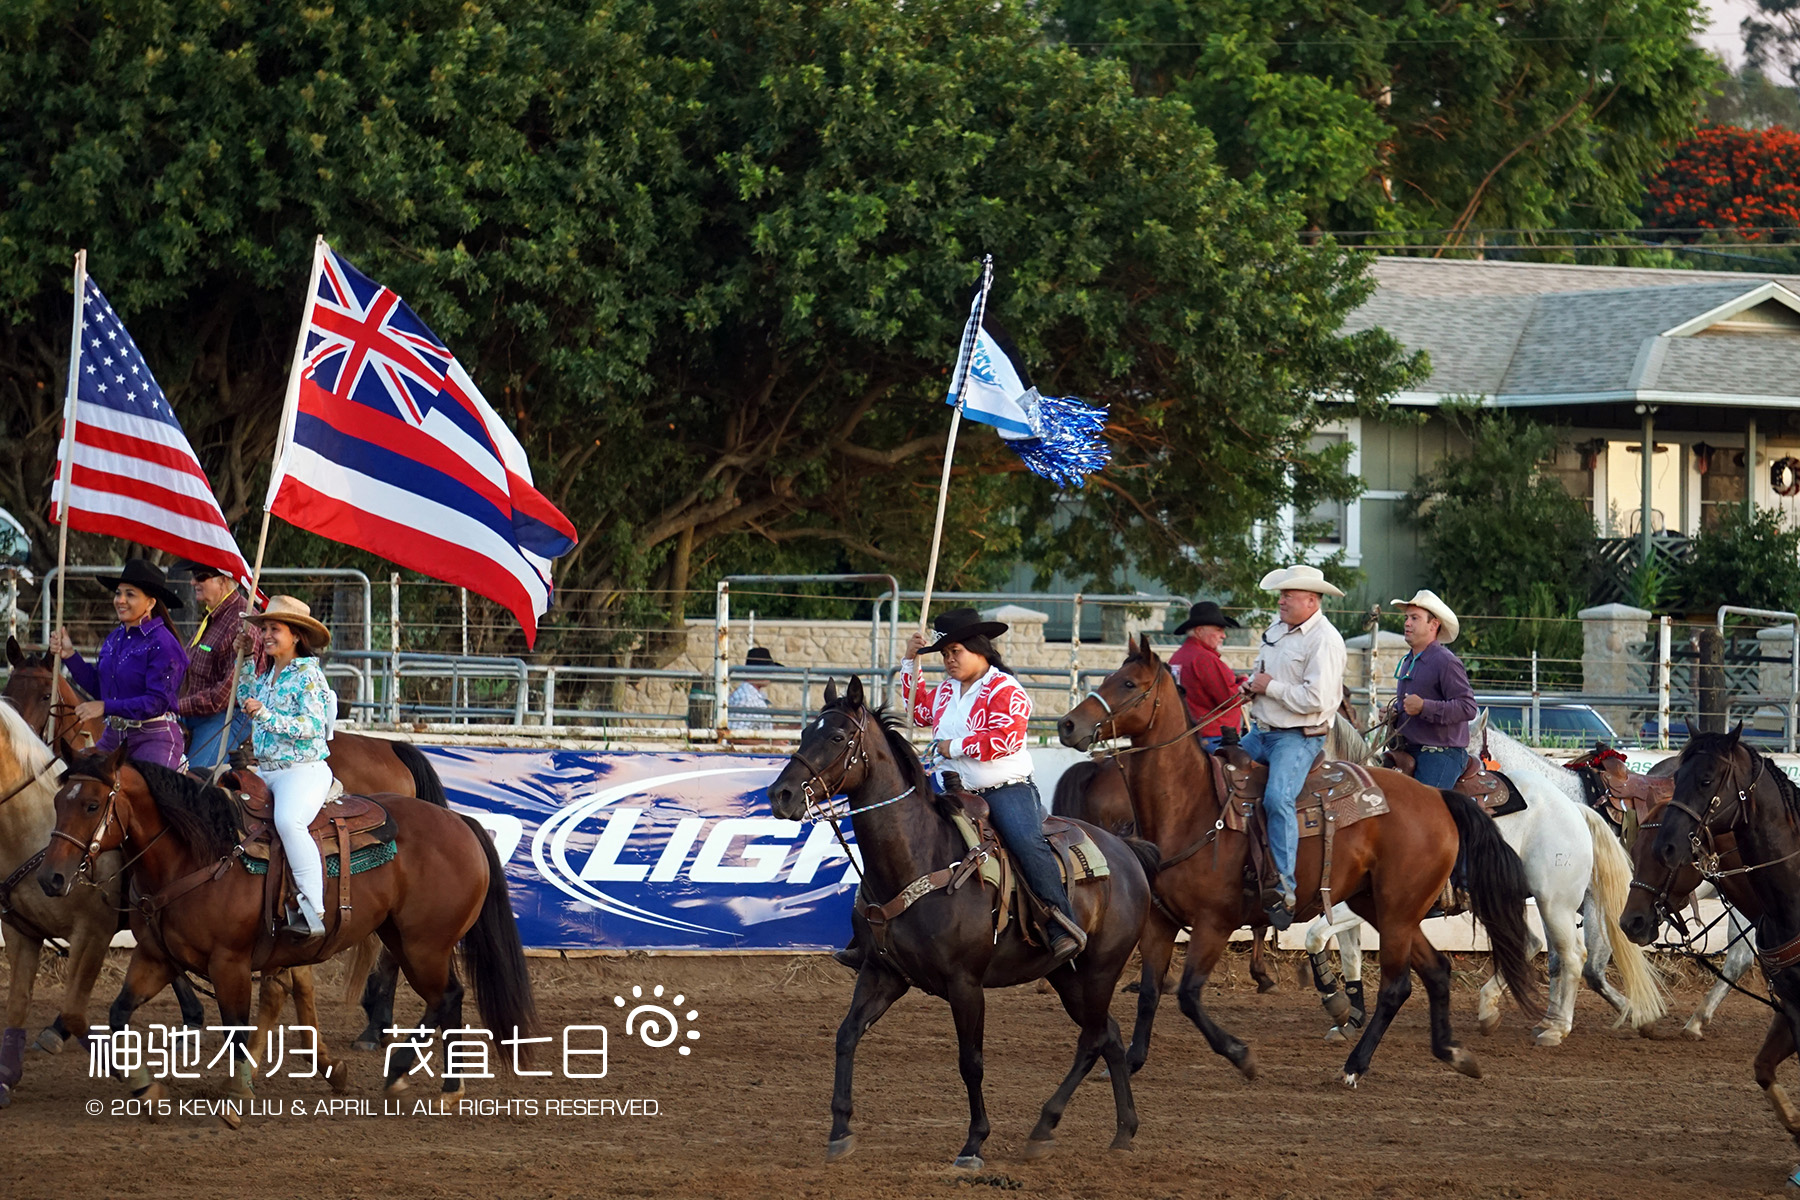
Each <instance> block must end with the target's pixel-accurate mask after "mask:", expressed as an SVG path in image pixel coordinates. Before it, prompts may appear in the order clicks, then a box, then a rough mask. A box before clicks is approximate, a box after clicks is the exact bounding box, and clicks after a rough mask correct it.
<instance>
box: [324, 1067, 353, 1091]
mask: <svg viewBox="0 0 1800 1200" xmlns="http://www.w3.org/2000/svg"><path fill="white" fill-rule="evenodd" d="M325 1070H326V1076H325V1078H326V1079H327V1080H328V1081H329V1082H330V1083H331V1094H332V1095H334V1096H343V1095H347V1094H348V1093H349V1091H350V1072H348V1071H346V1070H344V1064H343V1063H341V1062H338V1063H332V1064H331V1065H330V1066H329V1067H327V1068H326V1069H325Z"/></svg>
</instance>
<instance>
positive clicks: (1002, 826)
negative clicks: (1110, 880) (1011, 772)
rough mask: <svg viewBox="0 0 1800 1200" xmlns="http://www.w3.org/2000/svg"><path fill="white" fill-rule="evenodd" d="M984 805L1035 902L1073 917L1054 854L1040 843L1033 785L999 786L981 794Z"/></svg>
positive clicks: (1041, 836)
mask: <svg viewBox="0 0 1800 1200" xmlns="http://www.w3.org/2000/svg"><path fill="white" fill-rule="evenodd" d="M981 798H982V799H983V800H986V801H987V804H988V820H990V821H992V822H993V825H994V832H995V833H998V834H999V835H1000V840H1001V841H1002V842H1004V843H1005V844H1006V850H1007V853H1009V854H1011V855H1012V856H1013V862H1015V863H1017V864H1018V867H1019V873H1020V874H1021V875H1023V876H1025V883H1026V884H1027V886H1029V887H1030V888H1031V890H1032V892H1033V893H1034V894H1035V895H1036V896H1037V898H1038V899H1039V900H1042V901H1043V902H1044V903H1045V904H1047V905H1049V906H1050V907H1051V908H1055V909H1059V910H1061V911H1062V912H1064V913H1067V914H1068V915H1069V916H1071V917H1073V916H1074V915H1075V912H1074V910H1073V909H1071V908H1070V907H1069V893H1068V891H1067V889H1065V888H1064V887H1063V882H1062V870H1061V868H1059V867H1058V866H1057V865H1056V851H1054V850H1052V849H1050V843H1049V842H1048V841H1046V840H1045V839H1044V808H1043V804H1042V802H1041V801H1039V799H1038V790H1037V784H1035V783H1033V782H1031V781H1030V780H1026V781H1025V782H1023V783H1006V784H1001V785H1000V786H999V787H997V788H995V789H994V790H993V791H991V792H982V793H981Z"/></svg>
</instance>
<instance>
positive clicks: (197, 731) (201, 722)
mask: <svg viewBox="0 0 1800 1200" xmlns="http://www.w3.org/2000/svg"><path fill="white" fill-rule="evenodd" d="M181 724H182V726H183V727H184V728H186V730H187V731H188V765H189V766H190V767H192V768H193V769H194V770H196V771H210V770H212V769H213V768H214V767H216V766H218V765H219V764H220V763H221V762H223V761H224V760H225V756H226V755H228V754H230V753H231V751H232V750H233V749H234V748H236V747H237V745H238V744H239V743H240V742H242V741H243V740H244V739H245V738H247V737H249V736H250V718H249V716H248V715H246V714H245V712H244V710H243V709H241V708H240V709H238V710H237V711H236V713H235V714H234V715H233V716H232V718H231V736H230V737H221V736H220V735H221V734H222V733H223V732H224V730H225V714H224V712H223V711H220V712H216V713H211V714H209V715H207V716H204V717H183V718H182V719H181Z"/></svg>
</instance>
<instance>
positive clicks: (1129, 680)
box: [1056, 635, 1174, 750]
mask: <svg viewBox="0 0 1800 1200" xmlns="http://www.w3.org/2000/svg"><path fill="white" fill-rule="evenodd" d="M1165 676H1167V677H1168V679H1169V688H1170V692H1171V693H1173V691H1174V677H1173V676H1169V673H1168V671H1166V670H1165V669H1164V667H1163V661H1162V659H1160V658H1158V657H1157V656H1156V650H1155V648H1154V647H1153V646H1151V645H1150V638H1149V636H1148V635H1139V637H1138V640H1137V641H1136V642H1135V643H1133V644H1132V646H1131V650H1130V652H1129V653H1128V654H1126V656H1125V661H1124V663H1122V664H1121V665H1120V667H1119V669H1118V670H1116V671H1114V672H1113V673H1112V674H1111V675H1108V676H1107V677H1106V678H1105V679H1102V680H1101V681H1100V686H1099V687H1097V688H1095V689H1094V690H1093V691H1091V692H1089V693H1088V694H1087V698H1086V699H1085V700H1083V701H1082V702H1081V703H1080V704H1077V705H1076V706H1075V707H1074V708H1071V709H1070V710H1069V711H1068V712H1066V713H1064V714H1063V719H1062V720H1060V721H1058V722H1057V723H1056V732H1057V735H1058V736H1059V737H1061V738H1062V744H1063V745H1065V746H1071V747H1073V748H1074V749H1076V750H1086V749H1087V748H1088V747H1090V746H1092V745H1093V744H1094V743H1095V742H1096V741H1099V740H1100V738H1101V736H1102V734H1101V731H1102V729H1104V730H1105V736H1106V737H1109V738H1117V737H1135V736H1137V735H1139V734H1144V733H1148V732H1149V731H1150V727H1151V725H1152V724H1153V723H1154V722H1155V720H1156V711H1157V708H1158V706H1159V705H1160V704H1161V701H1160V700H1153V699H1152V697H1153V696H1155V695H1156V694H1157V693H1158V692H1159V691H1160V690H1161V689H1162V686H1163V679H1164V677H1165Z"/></svg>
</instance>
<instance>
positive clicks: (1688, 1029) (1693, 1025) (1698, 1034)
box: [1638, 1017, 1706, 1042]
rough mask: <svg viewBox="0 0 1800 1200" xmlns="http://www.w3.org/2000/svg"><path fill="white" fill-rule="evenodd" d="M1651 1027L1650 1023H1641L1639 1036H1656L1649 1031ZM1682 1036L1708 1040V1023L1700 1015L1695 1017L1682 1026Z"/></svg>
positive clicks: (1689, 1038) (1696, 1040)
mask: <svg viewBox="0 0 1800 1200" xmlns="http://www.w3.org/2000/svg"><path fill="white" fill-rule="evenodd" d="M1649 1029H1650V1026H1648V1025H1639V1026H1638V1036H1639V1037H1652V1036H1654V1035H1653V1034H1651V1033H1650V1032H1649ZM1681 1036H1682V1037H1684V1038H1686V1039H1687V1040H1688V1041H1690V1042H1703V1041H1705V1040H1706V1025H1705V1024H1704V1023H1703V1022H1702V1021H1701V1020H1700V1018H1699V1017H1693V1018H1691V1019H1690V1020H1689V1021H1688V1023H1687V1024H1686V1025H1683V1026H1682V1027H1681Z"/></svg>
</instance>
